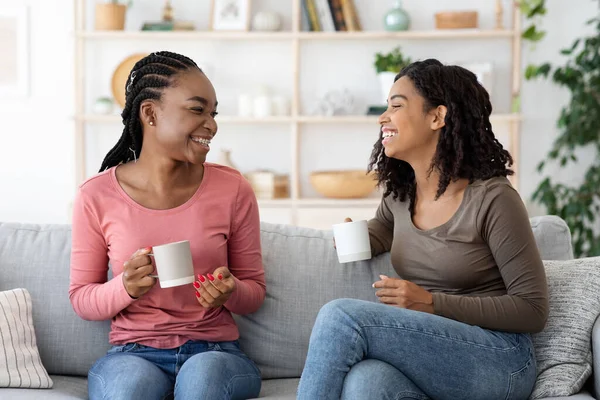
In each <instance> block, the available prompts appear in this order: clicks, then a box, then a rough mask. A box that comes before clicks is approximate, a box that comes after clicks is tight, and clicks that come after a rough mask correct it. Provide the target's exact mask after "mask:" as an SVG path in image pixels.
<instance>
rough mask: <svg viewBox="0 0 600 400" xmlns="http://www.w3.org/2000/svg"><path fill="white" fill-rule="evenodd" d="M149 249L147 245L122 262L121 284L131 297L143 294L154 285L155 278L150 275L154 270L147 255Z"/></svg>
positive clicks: (135, 297) (134, 297)
mask: <svg viewBox="0 0 600 400" xmlns="http://www.w3.org/2000/svg"><path fill="white" fill-rule="evenodd" d="M151 250H152V249H151V248H149V247H147V248H145V249H141V250H138V251H136V252H135V253H133V255H132V256H131V258H130V259H129V261H127V262H125V264H123V285H124V286H125V290H126V291H127V293H128V294H129V296H130V297H131V298H133V299H137V298H139V297H140V296H143V295H144V294H146V293H147V292H148V291H149V290H150V289H152V287H153V286H154V285H156V278H153V277H152V276H150V275H151V274H152V272H153V271H154V266H153V265H152V260H151V259H150V256H149V255H148V254H149V253H150V251H151Z"/></svg>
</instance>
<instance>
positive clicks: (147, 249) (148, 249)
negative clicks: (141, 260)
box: [144, 247, 152, 251]
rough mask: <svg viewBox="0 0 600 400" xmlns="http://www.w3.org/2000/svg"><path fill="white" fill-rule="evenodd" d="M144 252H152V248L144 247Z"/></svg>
mask: <svg viewBox="0 0 600 400" xmlns="http://www.w3.org/2000/svg"><path fill="white" fill-rule="evenodd" d="M144 250H146V251H150V250H152V247H146V248H145V249H144Z"/></svg>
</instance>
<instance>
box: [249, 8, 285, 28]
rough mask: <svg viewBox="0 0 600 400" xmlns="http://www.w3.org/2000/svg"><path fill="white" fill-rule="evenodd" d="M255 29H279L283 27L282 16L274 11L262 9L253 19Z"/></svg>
mask: <svg viewBox="0 0 600 400" xmlns="http://www.w3.org/2000/svg"><path fill="white" fill-rule="evenodd" d="M252 28H253V29H254V30H255V31H278V30H279V29H280V28H281V17H280V16H279V14H277V13H275V12H272V11H260V12H257V13H256V14H255V15H254V18H253V19H252Z"/></svg>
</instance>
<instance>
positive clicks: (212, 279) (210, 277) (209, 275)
mask: <svg viewBox="0 0 600 400" xmlns="http://www.w3.org/2000/svg"><path fill="white" fill-rule="evenodd" d="M206 276H208V279H209V280H210V281H211V282H212V281H214V280H215V277H214V276H212V274H206Z"/></svg>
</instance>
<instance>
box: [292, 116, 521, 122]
mask: <svg viewBox="0 0 600 400" xmlns="http://www.w3.org/2000/svg"><path fill="white" fill-rule="evenodd" d="M378 119H379V116H377V115H334V116H331V117H322V116H305V115H303V116H299V117H298V118H297V121H298V122H300V123H305V124H342V123H349V124H377V120H378ZM490 120H491V122H492V123H497V122H512V121H520V120H521V115H520V114H492V116H491V117H490Z"/></svg>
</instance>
